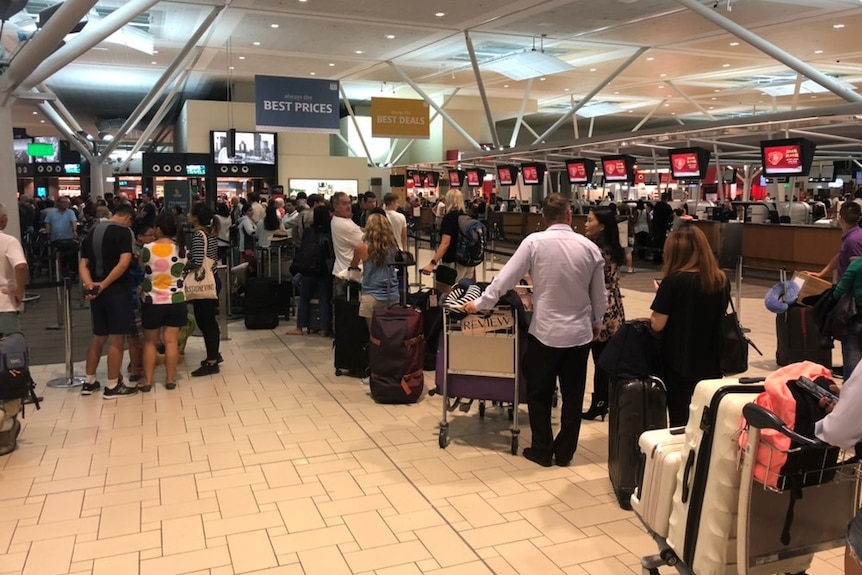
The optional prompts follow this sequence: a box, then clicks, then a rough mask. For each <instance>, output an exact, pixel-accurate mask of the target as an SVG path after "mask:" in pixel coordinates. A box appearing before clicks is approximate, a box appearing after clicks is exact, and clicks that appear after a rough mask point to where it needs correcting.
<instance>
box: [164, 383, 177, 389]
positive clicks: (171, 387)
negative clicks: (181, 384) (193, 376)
mask: <svg viewBox="0 0 862 575" xmlns="http://www.w3.org/2000/svg"><path fill="white" fill-rule="evenodd" d="M176 388H177V384H176V383H175V382H171V383H166V384H165V389H176Z"/></svg>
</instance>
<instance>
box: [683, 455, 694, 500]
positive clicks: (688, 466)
mask: <svg viewBox="0 0 862 575" xmlns="http://www.w3.org/2000/svg"><path fill="white" fill-rule="evenodd" d="M694 459H695V457H694V450H691V451H689V452H688V459H687V460H686V461H685V471H684V472H683V474H682V502H683V503H686V502H687V501H688V496H689V495H690V494H691V486H690V484H689V481H688V480H689V478H690V476H691V470H692V469H694Z"/></svg>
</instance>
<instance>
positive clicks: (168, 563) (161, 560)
mask: <svg viewBox="0 0 862 575" xmlns="http://www.w3.org/2000/svg"><path fill="white" fill-rule="evenodd" d="M230 564H231V556H230V552H229V551H228V548H227V547H215V548H212V549H204V550H201V551H191V552H189V553H181V554H179V555H171V556H169V557H155V558H153V559H146V560H143V561H141V575H181V574H185V573H187V572H191V571H194V570H200V569H208V568H215V567H219V566H222V565H230Z"/></svg>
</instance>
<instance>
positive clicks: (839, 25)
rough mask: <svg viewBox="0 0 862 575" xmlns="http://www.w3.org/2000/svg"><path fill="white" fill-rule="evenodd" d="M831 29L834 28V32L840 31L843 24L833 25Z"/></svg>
mask: <svg viewBox="0 0 862 575" xmlns="http://www.w3.org/2000/svg"><path fill="white" fill-rule="evenodd" d="M832 27H833V28H835V29H836V30H840V29H841V28H843V27H844V24H833V25H832Z"/></svg>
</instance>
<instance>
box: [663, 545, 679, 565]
mask: <svg viewBox="0 0 862 575" xmlns="http://www.w3.org/2000/svg"><path fill="white" fill-rule="evenodd" d="M659 557H661V558H662V559H664V562H665V563H666V564H667V565H668V566H669V567H673V566H674V565H676V564H677V563H679V557H677V556H676V553H674V552H673V549H663V550H662V552H661V553H659Z"/></svg>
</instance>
